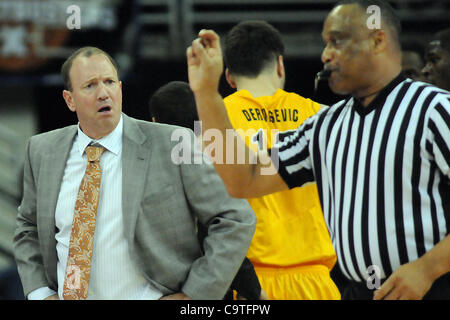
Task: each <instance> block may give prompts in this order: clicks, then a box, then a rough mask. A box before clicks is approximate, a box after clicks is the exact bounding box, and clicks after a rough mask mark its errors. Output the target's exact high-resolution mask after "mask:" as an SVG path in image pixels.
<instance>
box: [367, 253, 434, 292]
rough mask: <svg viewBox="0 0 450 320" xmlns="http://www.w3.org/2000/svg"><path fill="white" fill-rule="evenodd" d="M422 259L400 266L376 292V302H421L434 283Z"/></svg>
mask: <svg viewBox="0 0 450 320" xmlns="http://www.w3.org/2000/svg"><path fill="white" fill-rule="evenodd" d="M428 271H429V270H427V267H426V265H425V264H424V263H423V261H422V260H421V259H418V260H415V261H413V262H410V263H406V264H404V265H402V266H400V267H399V268H398V269H397V270H395V272H394V273H393V274H392V275H391V276H390V277H389V278H388V279H387V280H386V281H385V282H384V283H383V285H382V286H381V287H380V288H379V289H378V290H376V291H375V292H374V296H373V299H374V300H381V299H384V300H419V299H422V298H423V296H425V294H426V293H427V292H428V290H430V288H431V285H432V284H433V282H434V279H433V277H431V276H429V272H428Z"/></svg>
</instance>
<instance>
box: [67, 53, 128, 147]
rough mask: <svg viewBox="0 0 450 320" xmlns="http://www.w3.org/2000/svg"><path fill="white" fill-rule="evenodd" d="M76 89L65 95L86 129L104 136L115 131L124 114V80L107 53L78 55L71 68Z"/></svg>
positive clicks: (93, 134)
mask: <svg viewBox="0 0 450 320" xmlns="http://www.w3.org/2000/svg"><path fill="white" fill-rule="evenodd" d="M70 80H71V83H72V91H67V90H64V92H63V96H64V99H65V101H66V103H67V106H68V107H69V109H70V110H71V111H73V112H76V113H77V117H78V121H80V127H81V129H82V130H83V132H84V133H85V134H86V135H87V136H89V137H90V138H93V139H100V138H102V137H104V136H106V135H108V134H109V133H110V132H112V131H113V130H114V128H115V127H116V126H117V124H118V123H119V120H120V115H121V113H122V82H121V81H119V79H118V75H117V71H116V69H115V68H114V66H113V64H112V63H111V62H110V61H109V59H108V58H107V57H106V56H105V55H103V54H95V55H92V56H90V57H85V56H78V57H76V58H75V59H74V61H73V63H72V67H71V69H70Z"/></svg>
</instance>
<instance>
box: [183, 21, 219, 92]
mask: <svg viewBox="0 0 450 320" xmlns="http://www.w3.org/2000/svg"><path fill="white" fill-rule="evenodd" d="M186 56H187V64H188V77H189V85H190V87H191V90H192V91H194V93H199V92H202V91H214V92H215V91H218V88H219V81H220V76H221V75H222V73H223V60H222V50H221V48H220V38H219V36H218V35H217V33H215V32H214V31H213V30H201V31H200V32H199V34H198V38H197V39H195V40H194V41H193V42H192V45H191V46H190V47H189V48H188V49H187V51H186Z"/></svg>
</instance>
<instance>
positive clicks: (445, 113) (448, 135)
mask: <svg viewBox="0 0 450 320" xmlns="http://www.w3.org/2000/svg"><path fill="white" fill-rule="evenodd" d="M449 96H450V95H448V96H447V99H446V98H442V99H440V100H439V101H438V103H437V104H436V105H435V106H434V108H433V109H432V110H431V112H430V118H429V121H428V129H429V133H430V134H428V137H427V144H428V146H429V148H428V149H429V151H430V152H432V154H433V156H434V158H435V161H436V164H437V166H438V167H439V169H440V171H441V172H442V173H443V174H444V175H445V176H446V177H447V178H449V179H450V98H449Z"/></svg>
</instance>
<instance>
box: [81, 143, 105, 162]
mask: <svg viewBox="0 0 450 320" xmlns="http://www.w3.org/2000/svg"><path fill="white" fill-rule="evenodd" d="M103 151H105V148H104V147H95V146H87V147H86V149H85V152H86V155H87V158H88V161H89V162H92V161H98V160H99V159H100V156H101V155H102V153H103Z"/></svg>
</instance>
